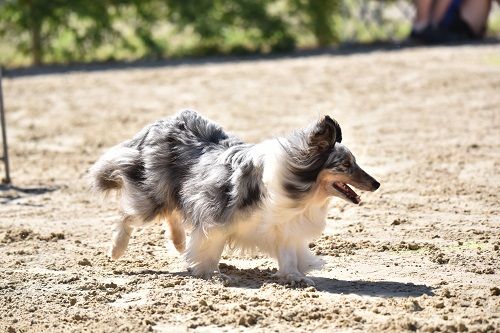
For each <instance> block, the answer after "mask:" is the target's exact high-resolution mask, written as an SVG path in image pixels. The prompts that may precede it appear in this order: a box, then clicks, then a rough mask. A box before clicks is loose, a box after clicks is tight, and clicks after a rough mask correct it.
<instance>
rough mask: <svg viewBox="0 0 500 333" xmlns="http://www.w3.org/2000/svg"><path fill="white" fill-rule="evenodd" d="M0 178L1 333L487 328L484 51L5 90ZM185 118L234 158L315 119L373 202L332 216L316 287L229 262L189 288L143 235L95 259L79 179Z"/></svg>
mask: <svg viewBox="0 0 500 333" xmlns="http://www.w3.org/2000/svg"><path fill="white" fill-rule="evenodd" d="M4 89H5V97H6V101H5V103H6V107H7V110H8V114H7V118H8V122H9V137H10V144H11V155H12V157H11V159H12V170H13V174H12V178H13V179H14V181H15V183H16V186H17V187H16V188H12V189H6V188H3V189H2V190H1V191H0V252H1V253H2V255H1V256H0V267H2V269H1V270H0V330H2V331H8V332H40V331H54V332H56V331H57V332H61V331H64V332H72V331H78V332H80V331H89V332H90V331H91V332H100V331H102V332H110V331H114V332H117V331H120V332H121V331H133V332H142V331H145V332H147V331H157V332H171V331H191V330H194V331H200V332H205V331H212V330H224V331H255V332H262V331H266V332H267V331H269V332H271V331H280V332H285V331H286V332H294V331H297V332H298V331H318V332H321V331H356V330H367V331H368V330H369V331H375V332H376V331H381V330H387V331H394V332H399V331H402V330H411V331H415V330H417V331H429V332H430V331H436V330H440V331H445V332H457V331H459V332H463V331H468V332H487V331H491V332H493V331H499V330H500V319H499V315H500V296H499V293H500V290H499V289H498V288H499V287H500V275H499V274H500V264H499V263H498V256H499V247H500V223H499V222H500V218H499V211H500V208H499V207H500V206H499V202H500V199H499V193H498V192H499V191H498V190H499V187H498V185H499V184H500V174H499V172H498V170H500V149H499V148H500V134H499V133H500V93H499V92H500V47H498V46H481V47H458V48H433V49H423V48H422V49H419V48H416V49H407V50H403V51H401V52H374V53H370V54H359V55H348V56H329V55H322V56H311V57H307V58H294V59H281V60H280V59H274V60H262V61H251V62H235V63H221V64H203V65H186V66H182V65H181V66H175V67H160V68H149V69H147V68H142V69H127V70H113V71H103V72H100V71H94V72H87V73H78V72H76V73H68V74H53V75H40V76H25V77H17V78H14V79H7V80H5V82H4ZM185 107H193V108H195V109H197V110H199V111H201V112H202V113H204V114H205V115H206V116H208V117H210V118H211V119H213V120H215V121H217V122H219V123H220V124H222V125H223V126H224V127H225V128H226V129H228V130H230V131H231V132H234V133H236V134H238V135H239V136H240V137H242V138H244V139H246V140H248V141H258V140H261V139H263V138H266V137H270V136H276V135H280V134H284V133H287V132H289V131H290V130H292V129H294V128H298V127H302V126H305V125H306V124H307V123H308V122H309V121H311V120H312V119H315V117H317V116H319V115H322V114H331V115H333V116H334V117H335V118H336V119H337V120H338V121H339V122H340V124H341V126H342V128H343V132H344V142H345V143H346V144H347V145H348V146H349V147H350V148H351V150H352V151H353V152H354V153H355V155H356V157H357V159H358V162H359V163H360V165H361V166H363V167H364V168H365V170H368V171H369V172H370V173H372V174H373V175H374V176H376V178H377V179H379V180H380V181H381V183H382V187H381V188H380V190H379V191H377V192H375V193H369V194H366V193H364V194H362V198H363V204H362V205H361V206H352V205H349V204H347V203H344V202H340V201H338V200H334V202H333V205H332V208H331V212H330V216H329V221H328V229H327V231H326V232H325V234H324V236H323V237H321V238H320V239H319V240H317V241H316V242H315V243H314V244H311V248H312V249H313V251H315V252H316V253H317V254H318V255H321V256H323V258H324V259H325V261H326V265H325V268H324V269H323V270H321V271H317V272H314V273H313V274H312V275H313V276H314V280H315V282H316V284H317V287H316V288H312V287H309V288H293V287H290V286H284V285H280V284H278V283H277V281H275V280H274V279H273V277H272V274H273V271H274V269H275V265H274V263H273V262H272V261H271V260H269V259H267V258H265V257H261V256H255V257H253V258H239V257H235V256H234V255H227V256H225V257H224V258H223V260H222V264H221V270H222V271H223V272H224V273H226V274H229V275H231V276H233V277H235V278H236V281H235V282H234V283H233V284H231V285H229V286H224V285H223V283H222V282H220V281H217V280H213V281H205V280H200V279H195V278H191V277H189V276H187V275H186V273H185V270H184V266H183V264H182V261H181V259H180V258H179V256H178V255H177V254H176V253H175V251H174V250H173V247H172V245H171V244H168V245H167V249H165V241H164V235H163V233H164V231H163V229H162V228H161V227H160V226H158V227H153V228H149V229H145V230H142V231H140V232H137V233H136V234H135V235H134V237H133V239H132V242H131V245H130V247H129V250H128V252H127V254H126V256H125V257H124V259H123V260H120V261H118V262H111V261H109V260H108V259H107V257H106V255H105V254H106V250H107V243H108V241H109V238H110V234H111V230H112V223H113V222H114V221H116V220H117V219H118V215H117V212H116V203H115V202H113V201H109V202H106V203H101V202H100V201H99V200H98V198H95V197H93V196H92V195H91V194H90V193H89V192H88V191H87V190H86V185H85V181H84V175H85V170H86V169H87V168H88V167H89V166H90V165H91V163H92V162H93V161H95V160H96V159H97V157H98V156H99V154H100V153H101V152H102V151H104V149H105V148H107V147H109V146H111V145H114V144H115V143H117V142H119V141H121V140H123V139H125V138H129V137H130V136H131V135H133V134H134V133H135V132H137V131H138V130H139V129H140V128H141V127H142V126H143V125H145V124H147V123H148V122H150V121H152V120H155V119H158V118H160V117H163V116H165V115H169V114H172V113H174V112H175V111H176V110H178V109H180V108H185Z"/></svg>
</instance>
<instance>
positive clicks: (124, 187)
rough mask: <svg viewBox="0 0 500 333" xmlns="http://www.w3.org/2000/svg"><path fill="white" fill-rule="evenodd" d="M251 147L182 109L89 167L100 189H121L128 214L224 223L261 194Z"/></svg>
mask: <svg viewBox="0 0 500 333" xmlns="http://www.w3.org/2000/svg"><path fill="white" fill-rule="evenodd" d="M252 148H253V145H249V144H245V143H243V142H242V141H241V140H239V139H238V138H236V137H234V136H231V135H228V134H226V133H225V132H224V131H223V130H222V128H220V127H219V126H218V125H216V124H214V123H212V122H210V121H208V120H206V119H204V118H203V117H201V116H199V115H198V114H197V113H196V112H194V111H190V110H186V111H182V112H180V113H179V114H177V115H176V116H174V117H171V118H168V119H164V120H160V121H157V122H155V123H153V124H151V125H149V126H147V127H145V128H144V129H143V130H142V131H140V132H139V133H138V134H137V135H136V136H135V137H134V138H133V139H131V140H129V141H125V142H123V143H122V144H120V145H118V146H116V147H114V148H112V149H111V150H110V151H109V152H108V153H106V154H105V155H103V157H101V159H100V160H99V161H97V162H96V164H95V165H94V166H93V167H92V168H91V169H90V176H91V179H92V182H93V187H94V188H95V189H96V190H98V191H108V190H113V189H121V197H122V207H123V210H124V212H125V213H126V214H127V215H133V216H137V217H139V218H140V219H142V220H143V221H145V222H147V221H151V220H153V219H154V218H156V217H157V216H158V215H160V214H162V213H169V212H172V211H180V212H182V215H183V217H184V219H185V220H187V221H190V222H191V223H192V224H193V225H194V226H195V227H201V228H205V226H207V225H213V224H225V223H229V222H230V221H232V220H233V218H234V217H235V216H236V215H237V214H245V213H246V211H248V210H249V209H251V208H252V207H255V206H257V205H259V204H260V203H261V201H262V197H263V196H264V195H265V191H264V187H263V184H262V172H263V168H262V161H261V160H259V159H258V158H255V157H254V156H253V155H252Z"/></svg>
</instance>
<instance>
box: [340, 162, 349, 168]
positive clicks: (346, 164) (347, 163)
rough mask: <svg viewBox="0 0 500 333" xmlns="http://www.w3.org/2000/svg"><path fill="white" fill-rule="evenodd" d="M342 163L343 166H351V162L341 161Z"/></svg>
mask: <svg viewBox="0 0 500 333" xmlns="http://www.w3.org/2000/svg"><path fill="white" fill-rule="evenodd" d="M342 165H343V166H344V167H345V168H350V167H351V162H344V163H342Z"/></svg>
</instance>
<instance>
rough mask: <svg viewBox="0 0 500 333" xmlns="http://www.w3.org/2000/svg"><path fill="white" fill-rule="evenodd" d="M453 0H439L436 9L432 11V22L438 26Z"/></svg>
mask: <svg viewBox="0 0 500 333" xmlns="http://www.w3.org/2000/svg"><path fill="white" fill-rule="evenodd" d="M452 1H453V0H437V1H436V4H435V6H434V10H433V11H432V17H431V18H430V22H431V24H432V25H434V26H436V25H438V24H439V22H441V20H442V19H443V17H444V16H445V15H446V12H447V11H448V10H449V9H450V5H451V4H452Z"/></svg>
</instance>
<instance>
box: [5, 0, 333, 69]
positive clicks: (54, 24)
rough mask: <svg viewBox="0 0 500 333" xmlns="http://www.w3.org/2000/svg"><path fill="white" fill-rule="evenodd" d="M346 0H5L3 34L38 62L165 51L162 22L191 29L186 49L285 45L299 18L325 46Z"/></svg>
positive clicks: (213, 50)
mask: <svg viewBox="0 0 500 333" xmlns="http://www.w3.org/2000/svg"><path fill="white" fill-rule="evenodd" d="M340 2H341V1H340V0H100V1H96V0H94V1H92V0H3V1H2V0H0V36H6V35H10V36H11V38H10V40H12V42H13V43H14V45H13V47H14V48H15V49H16V50H17V51H18V52H20V53H23V54H29V55H30V56H31V59H32V63H33V64H35V65H39V64H41V63H42V62H45V61H55V62H61V61H75V60H76V61H90V60H96V58H97V57H99V58H98V59H103V58H104V59H116V58H115V57H117V58H118V59H123V54H124V53H123V50H129V51H130V52H129V54H134V55H135V56H136V57H137V55H139V56H150V57H154V58H161V57H164V56H166V54H167V51H166V48H167V41H166V40H165V37H161V38H160V37H158V35H156V34H155V32H156V29H157V28H158V27H162V28H163V29H165V27H168V29H171V28H173V29H174V30H175V31H176V32H177V33H178V34H180V35H182V36H186V35H189V36H191V37H190V38H191V41H193V40H194V41H195V42H194V44H193V43H192V44H193V45H194V47H191V48H187V52H184V54H209V53H248V52H270V51H284V50H291V49H293V48H294V47H295V43H296V40H297V38H298V36H297V34H296V32H294V26H295V25H297V24H298V25H300V26H301V27H303V28H305V30H307V31H310V32H312V34H313V35H314V36H315V38H316V41H317V43H318V44H319V45H321V46H325V45H330V44H332V43H335V42H337V41H338V34H337V30H336V26H335V18H336V16H337V15H338V11H339V6H340ZM276 8H279V10H276ZM164 36H165V35H164ZM170 36H172V35H170ZM193 36H194V37H195V38H192V37H193ZM174 37H175V35H174ZM9 47H10V46H9ZM106 47H107V48H106ZM182 47H186V46H185V44H184V45H181V48H182ZM103 48H106V52H105V55H104V56H102V55H101V56H98V54H97V51H96V50H99V49H100V50H101V51H102V49H103ZM120 52H122V53H120ZM101 54H102V52H101ZM105 57H108V58H105Z"/></svg>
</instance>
